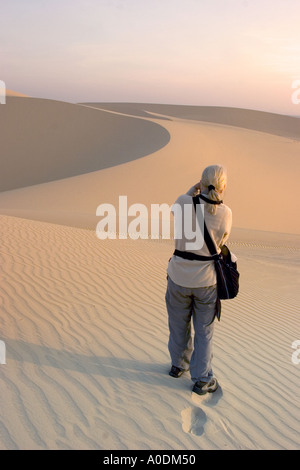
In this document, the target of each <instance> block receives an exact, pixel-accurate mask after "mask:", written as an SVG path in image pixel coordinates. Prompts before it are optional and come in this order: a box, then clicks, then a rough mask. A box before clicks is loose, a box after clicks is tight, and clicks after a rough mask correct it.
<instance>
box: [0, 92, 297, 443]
mask: <svg viewBox="0 0 300 470" xmlns="http://www.w3.org/2000/svg"><path fill="white" fill-rule="evenodd" d="M89 106H92V105H88V107H87V106H84V105H79V104H78V105H71V104H68V103H60V102H51V101H49V100H40V99H30V98H28V99H26V100H19V99H18V98H15V99H14V98H11V99H10V100H8V104H7V105H5V106H2V107H0V111H1V112H2V113H3V114H2V115H1V123H2V122H4V129H5V131H4V130H3V127H2V126H1V128H0V133H2V134H1V135H2V136H3V138H4V142H5V146H4V147H2V150H1V158H2V166H3V175H4V176H2V180H1V181H2V182H3V184H5V185H6V187H7V188H8V187H14V188H16V186H22V187H19V188H18V189H13V190H7V191H2V192H1V193H0V214H1V215H0V231H1V235H0V236H1V249H0V278H1V291H0V295H1V297H0V340H2V341H4V342H5V345H6V364H3V365H1V366H0V396H1V407H0V449H120V450H125V449H130V450H133V449H150V450H153V449H162V450H164V449H165V450H173V449H177V450H183V451H184V450H202V449H203V450H210V449H276V450H277V449H299V448H300V442H299V432H300V424H299V423H300V406H299V403H300V401H299V385H300V364H296V363H294V362H293V361H292V354H293V353H294V352H295V351H294V349H293V347H292V344H293V342H294V341H296V340H300V338H299V335H298V326H299V313H300V311H299V303H300V298H299V285H298V284H299V281H298V280H299V250H300V235H299V233H300V225H299V220H298V218H297V214H298V212H299V205H298V204H299V202H298V201H299V189H298V174H299V165H300V163H299V150H300V147H299V146H300V142H299V140H298V134H297V132H296V134H295V135H294V131H295V129H296V131H297V128H293V126H291V127H289V129H287V128H286V125H287V124H286V123H287V121H286V120H285V118H284V117H283V118H282V127H280V126H279V121H278V119H280V118H279V117H277V118H275V121H276V119H277V121H276V122H275V121H273V120H272V119H273V118H271V120H270V121H268V116H266V115H264V118H265V121H264V125H263V127H261V128H260V129H259V130H258V129H256V128H253V126H252V127H251V120H252V117H253V114H252V113H250V114H247V116H246V115H244V117H245V120H244V121H243V122H239V123H240V124H241V125H238V123H237V124H233V121H232V120H231V121H230V120H227V121H226V122H225V121H224V119H225V118H224V115H222V113H221V114H220V116H221V117H220V120H221V121H222V120H223V121H222V122H218V121H216V119H217V118H218V113H217V114H216V113H215V111H216V110H211V114H210V111H209V112H208V114H206V119H204V120H203V114H201V115H200V114H198V117H199V119H198V118H195V115H193V116H191V115H187V114H186V110H184V109H182V110H181V115H180V113H179V111H180V109H179V108H176V113H177V114H178V116H175V115H174V114H175V111H174V113H173V115H172V112H170V111H172V110H171V109H169V110H168V109H167V108H166V107H165V106H160V107H158V106H154V105H153V106H150V105H149V107H148V105H147V107H145V106H144V105H136V104H135V105H130V106H127V105H126V106H127V107H126V106H125V105H123V104H122V105H120V107H118V106H117V105H114V107H113V108H111V109H106V110H100V109H92V108H91V107H89ZM97 106H98V105H97ZM99 106H100V107H101V106H102V104H99ZM107 106H108V105H107ZM109 106H110V105H109ZM6 107H7V108H6ZM3 108H5V112H4V111H3ZM168 108H169V107H168ZM173 109H175V108H173ZM167 111H168V112H167ZM202 111H203V110H202ZM150 113H154V114H150ZM243 113H244V111H242V112H241V116H242V114H243ZM161 115H162V116H161ZM209 115H210V116H212V117H211V119H212V118H214V119H215V121H213V122H208V121H209ZM4 116H5V118H4ZM201 116H202V117H201ZM236 116H237V114H235V117H236ZM259 116H260V118H262V117H263V115H262V114H260V115H259ZM269 117H270V116H269ZM221 118H222V119H221ZM227 118H228V116H227V117H226V119H227ZM246 118H247V119H246ZM57 122H59V123H61V125H60V126H58V127H56V123H57ZM255 122H256V124H257V122H258V121H255ZM246 124H247V126H246ZM256 124H255V125H256ZM277 125H278V126H279V127H280V129H278V128H276V126H277ZM293 129H294V130H293ZM121 144H122V145H121ZM58 150H59V152H58ZM41 155H42V156H43V158H42V160H41ZM82 155H84V161H82ZM215 162H222V163H224V164H225V165H226V166H227V168H228V173H229V184H228V189H227V192H226V198H225V200H226V202H227V203H228V205H229V206H231V208H232V210H233V215H234V229H233V233H232V236H231V238H230V243H229V244H230V247H231V248H232V251H233V252H234V253H235V254H236V255H237V257H238V263H239V264H238V265H239V270H240V272H241V289H240V293H239V295H238V297H237V298H236V299H234V300H232V301H224V302H223V308H222V317H221V322H220V323H216V327H215V340H214V362H213V365H214V372H215V374H216V376H217V378H218V380H219V382H220V384H221V388H220V389H219V390H218V391H217V392H216V393H215V394H213V395H209V396H204V397H202V398H201V397H199V396H198V395H196V396H195V395H194V394H192V392H191V387H192V383H191V380H190V377H189V374H184V376H183V377H182V378H181V379H179V380H176V379H172V378H171V377H169V375H168V370H169V367H170V364H169V356H168V350H167V342H168V325H167V316H166V309H165V304H164V294H165V288H166V267H167V263H168V259H169V258H170V256H171V254H172V251H173V242H172V240H151V239H148V240H141V239H140V240H132V239H130V238H128V239H125V240H120V239H116V240H105V241H103V240H99V239H98V238H97V237H96V233H95V228H96V223H97V221H98V218H97V217H96V215H95V212H96V208H97V206H98V205H99V204H101V203H103V202H106V203H112V204H114V205H115V206H117V204H118V197H119V195H127V196H128V204H129V205H130V204H133V203H136V202H142V203H144V204H146V206H147V207H150V205H151V204H152V203H163V202H166V203H168V204H172V203H173V201H174V200H175V198H176V197H177V196H178V194H180V193H182V192H184V191H186V190H187V189H188V188H189V187H190V186H191V185H192V184H193V183H195V182H196V181H197V180H198V179H199V177H200V174H201V171H202V169H203V167H204V166H205V165H207V164H211V163H215ZM94 164H97V165H98V167H96V166H95V167H94V166H93V165H94ZM99 165H100V166H99ZM95 168H98V169H95ZM99 168H102V169H99ZM53 179H54V180H53ZM50 180H52V181H50ZM28 181H30V183H28ZM35 183H37V184H35ZM26 185H28V186H27V187H24V186H26ZM12 215H13V216H14V217H12ZM87 229H88V230H87ZM282 232H284V233H282Z"/></svg>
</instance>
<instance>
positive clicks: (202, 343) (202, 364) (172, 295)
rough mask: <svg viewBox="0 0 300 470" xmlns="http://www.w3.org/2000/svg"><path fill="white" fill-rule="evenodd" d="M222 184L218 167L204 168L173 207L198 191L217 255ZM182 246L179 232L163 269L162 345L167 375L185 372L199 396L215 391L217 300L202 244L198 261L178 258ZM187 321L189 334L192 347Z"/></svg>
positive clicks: (223, 211)
mask: <svg viewBox="0 0 300 470" xmlns="http://www.w3.org/2000/svg"><path fill="white" fill-rule="evenodd" d="M226 181H227V175H226V171H225V169H224V167H223V166H222V165H211V166H208V167H207V168H205V170H204V171H203V173H202V177H201V181H200V182H199V183H197V184H195V185H194V186H193V187H192V188H191V189H190V190H189V191H188V192H187V193H186V194H183V195H181V196H179V198H178V199H177V201H176V203H175V204H176V205H179V206H180V207H181V209H182V212H183V211H184V206H185V205H191V204H193V196H196V195H198V194H199V191H200V195H199V198H201V199H200V202H201V203H203V204H204V219H205V224H206V226H207V229H208V231H209V233H210V235H211V238H212V240H213V241H214V242H215V245H216V247H217V249H218V252H219V251H220V247H221V246H222V245H223V244H224V243H225V242H226V240H227V239H228V237H229V234H230V231H231V225H232V213H231V210H230V208H229V207H227V206H226V205H225V204H223V202H222V196H223V193H224V190H225V187H226ZM192 217H193V221H192V222H193V224H194V226H195V223H196V213H195V210H193V211H192ZM182 220H184V218H183V219H182ZM188 242H190V240H188V239H186V238H185V230H182V236H181V238H180V239H175V249H176V250H178V251H177V253H179V256H177V255H175V254H174V255H173V256H172V258H171V259H170V262H169V265H168V269H167V273H168V286H167V292H166V306H167V311H168V317H169V332H170V335H169V343H168V347H169V352H170V357H171V363H172V367H171V370H170V372H169V374H170V375H171V376H172V377H176V378H178V377H180V376H181V375H182V374H183V373H184V372H185V371H187V370H190V374H191V379H192V381H193V382H194V387H193V392H195V393H198V394H199V395H203V394H205V393H207V392H209V393H212V392H214V391H216V390H217V388H218V382H217V380H216V378H215V377H214V376H213V372H212V367H211V360H212V337H213V329H214V323H213V322H214V318H215V315H216V314H217V310H218V308H219V302H220V301H219V299H218V296H217V285H216V273H215V267H214V261H212V260H211V259H208V260H205V257H210V253H209V251H208V248H207V246H206V244H205V242H204V244H203V246H202V248H201V249H199V250H197V251H193V253H195V254H197V255H200V256H203V257H204V260H201V261H198V260H190V259H185V258H184V257H182V252H186V250H185V246H186V243H188ZM180 252H181V254H180ZM191 319H193V326H194V333H195V334H194V346H193V342H192V337H191Z"/></svg>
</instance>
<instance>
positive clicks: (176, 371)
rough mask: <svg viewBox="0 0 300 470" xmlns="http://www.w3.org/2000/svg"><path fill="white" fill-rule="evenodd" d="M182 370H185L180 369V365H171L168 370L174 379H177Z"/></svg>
mask: <svg viewBox="0 0 300 470" xmlns="http://www.w3.org/2000/svg"><path fill="white" fill-rule="evenodd" d="M184 372H185V371H184V369H180V367H176V366H172V367H171V370H170V372H169V375H170V376H171V377H175V378H176V379H178V377H181V376H182V374H183V373H184Z"/></svg>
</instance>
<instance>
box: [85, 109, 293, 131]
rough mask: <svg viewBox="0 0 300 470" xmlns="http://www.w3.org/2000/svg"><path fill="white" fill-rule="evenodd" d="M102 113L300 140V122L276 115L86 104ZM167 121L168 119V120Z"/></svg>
mask: <svg viewBox="0 0 300 470" xmlns="http://www.w3.org/2000/svg"><path fill="white" fill-rule="evenodd" d="M86 104H89V105H90V106H96V107H99V108H102V109H108V110H112V111H118V112H123V113H127V114H132V115H135V116H147V115H148V117H150V116H151V115H150V114H149V113H154V114H158V115H159V114H163V115H165V116H169V117H174V118H180V119H191V120H196V121H204V122H211V123H215V124H225V125H227V126H235V127H242V128H244V129H252V130H256V131H259V132H267V133H269V134H274V135H279V136H283V137H291V138H293V139H296V140H300V118H297V117H292V116H286V115H282V114H274V113H268V112H263V111H255V110H251V109H240V108H228V107H218V106H184V105H171V104H149V103H144V104H143V103H136V104H134V103H86ZM165 119H166V118H165Z"/></svg>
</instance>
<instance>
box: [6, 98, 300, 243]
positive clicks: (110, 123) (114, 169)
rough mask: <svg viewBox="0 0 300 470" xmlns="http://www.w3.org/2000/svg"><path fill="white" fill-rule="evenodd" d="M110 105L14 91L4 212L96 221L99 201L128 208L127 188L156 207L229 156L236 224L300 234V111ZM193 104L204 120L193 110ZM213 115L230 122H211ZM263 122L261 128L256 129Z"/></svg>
mask: <svg viewBox="0 0 300 470" xmlns="http://www.w3.org/2000/svg"><path fill="white" fill-rule="evenodd" d="M102 106H104V105H103V104H102V103H100V104H97V103H94V104H88V105H75V104H69V103H64V102H59V101H51V100H43V99H35V98H27V99H26V100H23V99H18V98H8V103H7V104H6V105H5V106H2V107H1V108H0V119H1V126H0V134H1V141H2V151H1V158H2V162H3V164H2V172H1V174H0V183H1V187H2V192H1V193H0V210H1V211H2V213H7V214H13V215H18V214H19V215H21V216H24V217H29V218H37V219H39V220H44V221H50V222H54V223H64V224H71V225H75V226H78V227H89V228H93V227H95V225H96V221H97V218H96V215H95V214H96V208H97V207H98V205H99V204H101V203H111V204H114V206H115V207H116V208H117V210H118V197H119V195H127V197H128V204H129V205H131V204H133V203H135V202H141V203H144V204H145V205H147V207H148V209H149V210H150V205H151V204H152V203H157V204H158V203H160V204H161V203H167V204H172V203H173V202H174V201H175V199H176V198H177V196H178V194H180V193H182V192H185V191H187V190H188V189H189V187H190V186H192V185H193V184H194V183H195V182H197V181H198V180H199V178H200V175H201V172H202V169H203V168H204V166H206V165H208V164H212V163H215V162H221V163H223V164H224V165H225V166H226V167H227V169H228V178H229V180H228V188H227V190H226V194H225V202H227V203H228V205H229V206H230V207H232V210H233V213H234V226H235V227H240V228H244V229H247V228H248V229H254V230H263V231H271V232H272V231H276V232H283V233H296V234H299V233H300V221H299V219H298V217H295V214H297V213H298V212H299V208H300V198H299V185H298V175H299V173H300V158H299V155H300V141H299V135H300V133H299V132H298V134H297V133H296V127H295V126H296V124H297V123H298V120H297V119H296V118H288V117H286V116H279V115H272V114H270V113H261V112H256V111H255V112H253V111H246V110H234V109H233V110H232V115H230V114H228V113H227V112H226V110H224V109H222V108H221V109H219V108H212V109H210V108H198V107H197V108H193V107H182V108H181V107H180V106H175V107H172V106H169V105H144V104H140V105H138V104H124V103H121V104H114V105H113V106H112V105H107V108H112V109H106V110H105V109H97V107H100V108H101V107H102ZM188 111H189V113H188ZM192 111H193V113H192ZM147 113H148V114H147ZM150 113H154V114H150ZM164 113H168V115H167V116H165V114H164ZM170 113H173V116H171V117H170ZM187 113H188V116H189V117H190V118H191V117H193V118H196V117H197V119H190V118H189V119H186V118H184V117H183V116H187ZM176 114H177V115H178V116H179V117H176V116H175V115H176ZM192 114H193V116H192ZM230 116H231V117H230ZM238 116H240V120H239V121H238V122H237V123H236V124H237V125H233V124H234V122H235V121H234V120H237V119H238ZM198 118H199V119H200V118H201V119H207V121H205V120H198ZM233 118H234V119H233ZM254 118H255V119H254ZM213 119H214V120H215V121H220V122H222V124H221V123H219V122H208V121H209V120H210V121H212V120H213ZM288 122H291V123H292V127H291V128H290V129H289V128H287V123H288ZM258 123H260V126H261V130H255V129H253V127H259V126H258ZM275 124H276V125H275ZM251 126H252V128H251ZM293 126H294V131H293ZM278 134H280V135H278ZM291 134H293V137H291ZM14 188H19V189H15V190H13V189H14ZM4 189H6V190H9V189H10V190H11V191H4Z"/></svg>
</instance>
